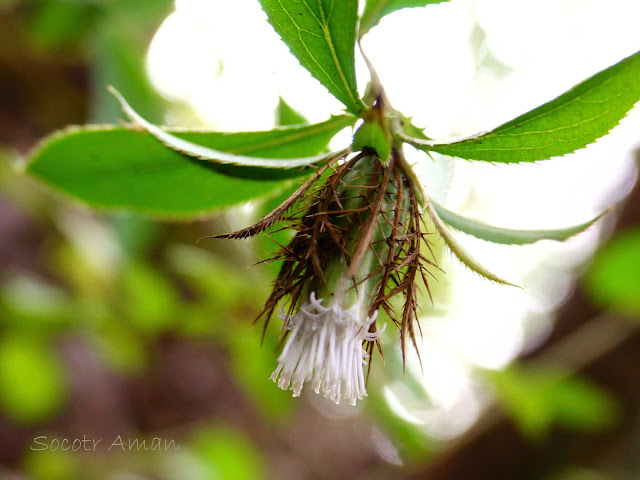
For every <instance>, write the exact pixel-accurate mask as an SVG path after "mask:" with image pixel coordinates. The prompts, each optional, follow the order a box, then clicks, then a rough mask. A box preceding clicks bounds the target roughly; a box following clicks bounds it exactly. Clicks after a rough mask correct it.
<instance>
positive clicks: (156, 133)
mask: <svg viewBox="0 0 640 480" xmlns="http://www.w3.org/2000/svg"><path fill="white" fill-rule="evenodd" d="M109 91H110V92H111V93H112V94H113V95H114V96H115V97H116V99H117V100H118V101H119V102H120V105H121V107H122V110H123V112H124V113H125V115H126V116H127V117H129V119H130V120H131V121H132V122H134V123H135V124H137V125H139V126H140V127H142V128H143V129H144V130H145V131H147V132H148V133H149V134H150V135H152V136H153V137H154V138H156V139H157V140H158V141H159V142H161V143H162V144H163V145H165V146H166V147H168V148H171V149H172V150H175V151H177V152H179V153H182V154H183V155H187V156H189V157H193V158H197V159H199V160H204V161H210V162H215V163H221V164H227V165H236V166H243V167H258V168H279V169H288V168H295V167H305V166H309V165H314V164H316V163H320V162H322V161H325V160H328V159H329V158H332V157H335V156H336V154H337V153H338V152H335V151H334V152H330V153H324V154H321V155H314V156H311V157H301V158H287V159H281V158H261V157H250V156H244V155H235V154H232V153H228V152H221V151H219V150H214V149H212V148H207V147H204V146H202V145H198V144H195V143H193V142H189V141H187V140H183V139H181V138H178V137H176V136H174V135H172V134H170V133H168V132H167V131H165V130H163V129H161V128H160V127H158V126H157V125H154V124H152V123H150V122H148V121H147V120H145V119H144V118H143V117H141V116H140V115H139V114H138V113H137V112H136V111H135V110H134V109H133V108H132V107H131V105H129V103H128V102H127V101H126V100H125V98H124V97H123V96H122V95H121V94H120V92H118V91H117V90H116V89H115V88H113V87H109ZM347 148H348V147H347ZM347 148H345V149H344V150H345V154H346V150H347Z"/></svg>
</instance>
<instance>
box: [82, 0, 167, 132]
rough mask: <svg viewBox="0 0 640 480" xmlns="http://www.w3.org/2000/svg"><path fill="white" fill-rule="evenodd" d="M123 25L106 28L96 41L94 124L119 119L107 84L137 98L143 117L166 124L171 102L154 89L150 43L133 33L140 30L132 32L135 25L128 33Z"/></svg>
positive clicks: (93, 84) (92, 97)
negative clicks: (148, 60)
mask: <svg viewBox="0 0 640 480" xmlns="http://www.w3.org/2000/svg"><path fill="white" fill-rule="evenodd" d="M131 3H135V2H131ZM121 23H122V22H119V23H116V24H107V25H105V28H103V29H102V30H101V31H100V32H99V35H98V36H97V39H96V41H95V42H94V43H95V46H94V47H93V48H94V50H95V51H94V52H93V54H92V58H91V59H92V61H93V69H92V71H91V72H92V77H91V81H92V87H93V88H92V91H91V112H90V121H91V122H93V123H113V122H116V121H117V120H118V119H119V116H120V109H119V107H118V105H117V103H116V102H114V101H113V97H112V96H111V95H110V94H109V92H108V91H107V89H106V86H107V85H118V88H119V89H120V91H121V92H122V94H123V95H125V96H127V97H128V98H135V99H136V106H137V108H138V111H139V112H140V114H141V115H143V116H144V117H145V118H148V119H149V120H151V121H153V122H162V121H163V119H164V115H165V113H166V108H167V106H168V102H167V101H166V100H165V99H164V98H163V97H162V96H161V95H159V94H158V92H157V91H156V90H155V89H154V88H153V86H152V85H151V82H150V80H149V78H148V76H147V72H146V67H145V50H146V48H147V47H148V41H144V42H141V41H140V40H141V39H140V38H137V37H136V36H135V35H134V34H132V33H131V32H132V31H133V32H135V31H136V30H131V28H133V27H132V26H127V28H128V29H127V30H124V25H121ZM107 27H109V28H107ZM118 27H123V28H118ZM145 40H146V39H145Z"/></svg>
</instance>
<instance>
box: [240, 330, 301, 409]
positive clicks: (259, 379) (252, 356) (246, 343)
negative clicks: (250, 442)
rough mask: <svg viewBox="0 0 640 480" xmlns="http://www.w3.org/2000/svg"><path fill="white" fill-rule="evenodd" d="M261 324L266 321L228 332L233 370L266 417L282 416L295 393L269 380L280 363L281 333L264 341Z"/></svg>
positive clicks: (257, 407) (266, 336)
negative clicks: (251, 328)
mask: <svg viewBox="0 0 640 480" xmlns="http://www.w3.org/2000/svg"><path fill="white" fill-rule="evenodd" d="M274 323H275V322H274ZM261 328H262V325H256V328H254V329H253V331H252V332H245V333H244V334H238V332H236V334H231V335H228V338H227V341H228V343H229V347H230V349H231V355H232V357H233V363H232V370H233V373H234V377H235V378H236V379H237V380H238V382H239V383H240V385H241V386H242V388H243V389H244V391H245V392H246V393H247V394H248V395H249V396H250V398H251V399H252V402H253V403H254V404H255V408H256V409H258V410H260V411H261V412H264V414H265V417H266V418H269V419H275V418H281V417H282V415H283V414H284V413H286V412H288V411H290V410H291V407H292V401H291V398H292V397H291V395H290V394H289V392H287V391H284V390H281V389H279V388H275V387H274V385H273V384H272V383H271V382H269V381H267V379H268V378H269V376H270V375H271V373H272V372H273V370H274V369H275V367H276V365H277V362H276V358H277V354H276V352H277V347H278V337H277V336H271V335H269V334H267V335H265V337H264V342H263V343H262V344H261V341H260V340H261V335H260V330H261Z"/></svg>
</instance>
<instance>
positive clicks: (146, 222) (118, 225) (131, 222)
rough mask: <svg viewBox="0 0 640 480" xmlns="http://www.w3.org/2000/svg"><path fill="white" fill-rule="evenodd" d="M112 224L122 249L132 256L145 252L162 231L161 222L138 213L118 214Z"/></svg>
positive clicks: (155, 241) (154, 242)
mask: <svg viewBox="0 0 640 480" xmlns="http://www.w3.org/2000/svg"><path fill="white" fill-rule="evenodd" d="M113 226H114V228H115V232H116V235H117V236H118V241H119V244H120V246H121V247H122V250H123V251H124V252H125V253H126V254H128V255H130V256H132V257H136V256H140V255H142V254H144V253H146V252H147V251H148V250H149V249H150V248H152V247H153V246H154V245H155V244H156V243H157V240H158V236H159V235H160V233H161V232H162V225H161V224H159V223H158V222H154V221H153V220H150V219H148V218H145V217H141V216H138V215H118V216H117V217H115V218H114V219H113Z"/></svg>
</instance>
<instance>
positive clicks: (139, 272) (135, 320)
mask: <svg viewBox="0 0 640 480" xmlns="http://www.w3.org/2000/svg"><path fill="white" fill-rule="evenodd" d="M122 295H123V298H122V301H121V308H122V310H123V312H124V313H125V314H126V316H127V318H128V321H129V322H130V323H131V324H132V325H133V327H134V328H135V329H136V330H138V331H139V332H142V333H145V334H156V333H162V332H164V331H166V330H168V329H169V328H171V327H172V325H174V324H175V323H176V321H177V320H178V319H177V318H176V313H177V312H176V309H177V305H178V297H177V292H176V290H175V288H174V287H173V285H171V283H170V282H169V281H168V279H167V278H166V277H164V276H163V275H162V274H161V273H160V272H158V271H156V270H154V269H152V268H151V267H150V266H149V265H146V264H145V263H142V262H139V261H138V262H135V261H134V262H130V263H128V264H127V265H125V266H124V268H123V270H122Z"/></svg>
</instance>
